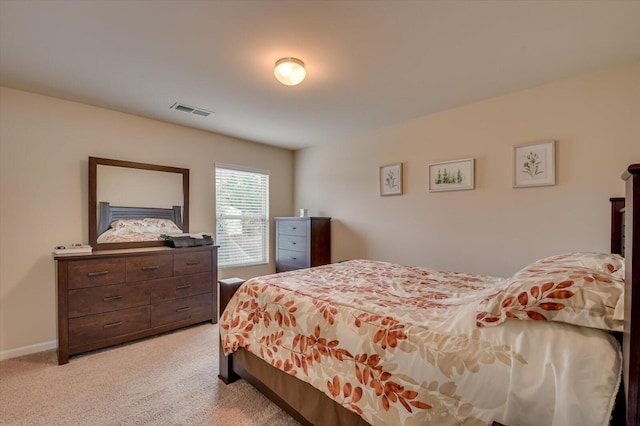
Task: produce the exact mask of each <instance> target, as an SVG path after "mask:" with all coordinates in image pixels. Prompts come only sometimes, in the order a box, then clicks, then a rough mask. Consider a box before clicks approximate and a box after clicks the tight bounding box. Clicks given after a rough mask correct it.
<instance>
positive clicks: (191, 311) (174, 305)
mask: <svg viewBox="0 0 640 426" xmlns="http://www.w3.org/2000/svg"><path fill="white" fill-rule="evenodd" d="M212 308H213V300H212V295H211V293H207V294H201V295H200V296H192V297H185V298H183V299H176V300H170V301H168V302H162V303H157V304H155V305H151V327H159V326H161V325H165V324H171V323H176V322H189V323H196V322H201V321H206V320H208V319H211V318H212V312H213V311H212Z"/></svg>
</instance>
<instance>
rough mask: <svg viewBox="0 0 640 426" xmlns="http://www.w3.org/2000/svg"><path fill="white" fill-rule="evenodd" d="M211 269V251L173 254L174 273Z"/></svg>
mask: <svg viewBox="0 0 640 426" xmlns="http://www.w3.org/2000/svg"><path fill="white" fill-rule="evenodd" d="M209 271H211V252H209V251H196V252H191V253H177V254H175V255H173V275H187V274H197V273H198V272H209Z"/></svg>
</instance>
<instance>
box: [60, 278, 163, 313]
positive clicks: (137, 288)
mask: <svg viewBox="0 0 640 426" xmlns="http://www.w3.org/2000/svg"><path fill="white" fill-rule="evenodd" d="M149 301H150V298H149V291H148V290H147V284H146V283H135V284H113V285H106V286H101V287H93V288H84V289H78V290H70V291H69V318H75V317H80V316H84V315H92V314H100V313H103V312H111V311H115V310H119V309H125V308H133V307H135V306H143V305H148V304H149Z"/></svg>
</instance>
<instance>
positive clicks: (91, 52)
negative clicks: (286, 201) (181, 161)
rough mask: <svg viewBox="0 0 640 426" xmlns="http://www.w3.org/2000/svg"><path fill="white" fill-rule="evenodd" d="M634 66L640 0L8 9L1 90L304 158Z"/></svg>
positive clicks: (5, 3) (65, 0) (639, 54)
mask: <svg viewBox="0 0 640 426" xmlns="http://www.w3.org/2000/svg"><path fill="white" fill-rule="evenodd" d="M284 56H295V57H298V58H300V59H302V60H303V61H304V62H305V63H306V65H307V79H306V80H305V81H304V82H303V83H302V84H300V85H299V86H295V87H287V86H283V85H281V84H279V83H278V82H277V81H276V80H275V78H274V77H273V65H274V63H275V61H276V60H277V59H279V58H281V57H284ZM637 60H640V1H365V0H358V1H268V0H267V1H230V0H220V1H213V0H212V1H206V0H201V1H192V0H183V1H171V0H164V1H161V0H155V1H153V0H142V1H141V0H129V1H106V0H103V1H97V0H93V1H92V0H85V1H81V0H74V1H69V0H61V1H58V0H39V1H31V0H20V1H19V0H0V84H2V85H3V86H7V87H12V88H16V89H22V90H26V91H31V92H36V93H42V94H45V95H51V96H56V97H59V98H63V99H69V100H73V101H78V102H83V103H87V104H91V105H97V106H101V107H105V108H110V109H114V110H117V111H124V112H127V113H132V114H137V115H141V116H144V117H150V118H154V119H158V120H163V121H168V122H173V123H178V124H182V125H185V126H190V127H195V128H199V129H204V130H208V131H213V132H217V133H222V134H227V135H231V136H235V137H239V138H243V139H248V140H251V141H256V142H260V143H266V144H270V145H276V146H282V147H286V148H291V149H298V148H303V147H307V146H311V145H315V144H322V143H330V142H335V141H339V140H341V139H343V138H346V137H354V136H357V135H358V134H363V133H365V132H368V131H371V130H373V129H375V128H378V127H382V126H386V125H390V124H394V123H398V122H401V121H405V120H408V119H411V118H415V117H419V116H424V115H427V114H431V113H434V112H438V111H442V110H445V109H449V108H453V107H457V106H461V105H464V104H468V103H471V102H475V101H478V100H481V99H486V98H490V97H493V96H497V95H500V94H504V93H508V92H513V91H517V90H523V89H526V88H529V87H533V86H537V85H540V84H544V83H548V82H551V81H554V80H559V79H563V78H569V77H571V76H574V75H576V74H580V73H583V72H589V71H594V70H597V69H600V68H603V67H607V66H611V65H617V64H624V63H628V62H632V61H637ZM174 102H181V103H184V104H187V105H191V106H196V107H199V108H203V109H206V110H213V111H215V114H214V115H212V116H209V117H206V118H204V117H199V116H195V115H190V114H186V113H183V112H179V111H174V110H171V109H169V107H170V106H171V105H172V104H173V103H174Z"/></svg>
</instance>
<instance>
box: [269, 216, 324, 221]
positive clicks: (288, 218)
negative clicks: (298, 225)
mask: <svg viewBox="0 0 640 426" xmlns="http://www.w3.org/2000/svg"><path fill="white" fill-rule="evenodd" d="M275 219H276V220H311V219H323V220H331V218H330V217H325V216H291V217H276V218H275Z"/></svg>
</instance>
